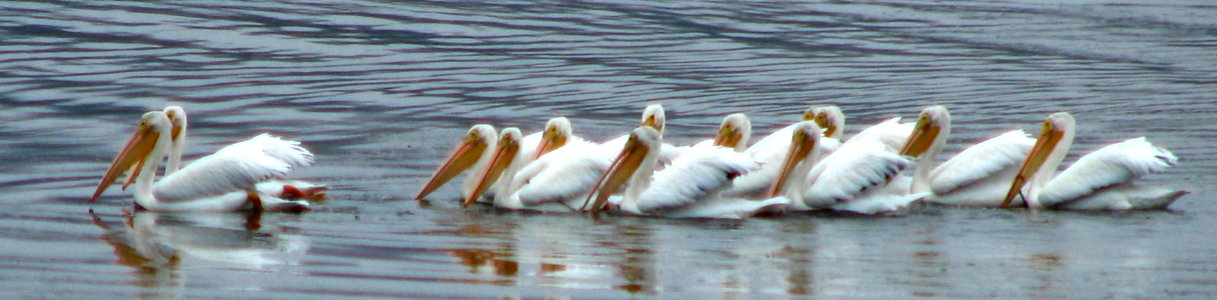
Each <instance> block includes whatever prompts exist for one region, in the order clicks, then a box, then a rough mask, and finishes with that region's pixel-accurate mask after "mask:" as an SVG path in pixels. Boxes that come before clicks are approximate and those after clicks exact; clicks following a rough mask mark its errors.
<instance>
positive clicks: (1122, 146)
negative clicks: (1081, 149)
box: [1001, 112, 1188, 210]
mask: <svg viewBox="0 0 1217 300" xmlns="http://www.w3.org/2000/svg"><path fill="white" fill-rule="evenodd" d="M1074 124H1075V123H1074V120H1073V116H1072V115H1070V114H1069V113H1067V112H1059V113H1054V114H1052V115H1049V116H1048V119H1047V120H1044V126H1043V129H1042V130H1041V131H1040V135H1039V138H1038V139H1037V140H1036V142H1035V146H1034V148H1032V149H1031V153H1030V154H1029V155H1027V159H1026V161H1025V162H1023V164H1022V167H1021V168H1019V171H1018V176H1016V177H1015V178H1014V182H1013V184H1012V185H1010V190H1009V191H1008V192H1007V194H1006V197H1005V201H1003V202H1002V204H1001V206H1002V207H1006V206H1007V205H1009V203H1010V202H1011V201H1012V200H1013V199H1014V198H1015V197H1016V196H1018V195H1020V194H1021V195H1022V196H1023V199H1024V200H1025V202H1026V205H1027V207H1028V208H1033V209H1038V208H1053V209H1081V210H1130V209H1162V208H1166V207H1167V206H1169V205H1170V204H1171V203H1173V202H1175V200H1177V199H1179V197H1182V196H1183V195H1185V194H1187V193H1188V192H1187V191H1185V190H1176V189H1167V188H1162V187H1145V186H1139V185H1135V184H1134V183H1133V181H1134V180H1136V179H1137V178H1140V177H1141V176H1144V175H1146V174H1149V173H1157V172H1162V171H1165V170H1166V169H1167V168H1169V167H1171V166H1173V165H1174V164H1175V163H1176V162H1178V158H1176V157H1175V155H1174V154H1171V153H1170V151H1167V150H1166V149H1162V148H1158V147H1155V146H1154V145H1153V144H1150V143H1149V142H1148V141H1146V140H1145V137H1139V138H1132V139H1128V140H1125V141H1123V142H1119V143H1115V144H1111V145H1108V146H1106V147H1103V148H1100V149H1099V150H1095V151H1094V152H1091V153H1090V154H1087V155H1085V156H1082V158H1080V159H1078V160H1077V162H1074V163H1073V165H1071V166H1069V168H1068V169H1065V171H1063V172H1061V173H1060V174H1057V175H1056V176H1053V174H1055V173H1056V170H1057V167H1059V166H1060V165H1061V162H1062V161H1063V160H1065V155H1066V154H1068V153H1069V147H1070V146H1072V145H1073V137H1074ZM1024 186H1026V189H1024Z"/></svg>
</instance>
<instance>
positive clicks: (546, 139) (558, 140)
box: [532, 130, 566, 160]
mask: <svg viewBox="0 0 1217 300" xmlns="http://www.w3.org/2000/svg"><path fill="white" fill-rule="evenodd" d="M565 145H566V137H565V136H562V135H559V134H558V131H556V130H555V131H546V132H545V135H544V136H543V137H542V138H541V144H540V145H538V146H537V154H536V155H534V156H533V158H532V159H533V160H537V159H538V158H541V156H543V155H545V154H547V153H550V152H553V151H554V150H558V148H562V146H565Z"/></svg>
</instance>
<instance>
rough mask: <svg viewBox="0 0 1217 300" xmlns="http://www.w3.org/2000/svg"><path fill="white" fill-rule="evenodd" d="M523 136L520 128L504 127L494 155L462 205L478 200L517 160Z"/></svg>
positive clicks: (467, 205)
mask: <svg viewBox="0 0 1217 300" xmlns="http://www.w3.org/2000/svg"><path fill="white" fill-rule="evenodd" d="M521 136H522V134H521V133H520V129H519V128H515V127H509V128H503V132H502V133H500V134H499V141H498V143H497V145H495V147H494V155H493V156H491V157H490V162H489V163H488V165H487V167H486V170H485V171H484V172H482V174H481V175H480V176H479V178H480V179H478V181H477V184H476V185H474V186H473V189H472V190H470V191H469V194H468V195H466V196H465V200H464V202H462V203H461V206H464V207H469V205H470V204H473V201H474V200H477V198H478V197H481V196H482V194H483V193H485V192H486V189H487V188H490V185H491V184H493V183H494V182H495V181H498V180H499V177H501V176H503V172H504V171H506V170H507V167H508V166H511V163H512V162H513V161H515V159H516V154H518V153H520V139H521Z"/></svg>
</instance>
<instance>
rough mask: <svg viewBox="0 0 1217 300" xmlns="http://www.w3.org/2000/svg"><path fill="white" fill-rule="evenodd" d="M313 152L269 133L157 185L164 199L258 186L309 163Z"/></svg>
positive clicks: (156, 192)
mask: <svg viewBox="0 0 1217 300" xmlns="http://www.w3.org/2000/svg"><path fill="white" fill-rule="evenodd" d="M312 162H313V155H312V153H309V152H308V150H305V149H304V148H302V147H300V143H299V142H296V141H285V140H282V139H280V138H278V137H273V136H270V135H268V134H261V135H258V136H256V137H253V138H251V139H249V140H246V141H242V142H238V143H235V144H232V145H229V146H227V147H224V148H222V149H220V150H219V151H216V153H215V154H212V155H208V156H206V157H203V158H200V159H198V160H196V161H194V162H193V163H191V164H189V165H187V166H186V167H185V168H182V169H181V170H179V171H177V172H174V173H173V174H170V175H169V176H166V177H165V178H163V179H162V180H161V181H158V182H156V183H155V184H154V185H153V190H152V193H153V196H155V197H156V199H158V200H159V201H163V202H180V201H191V200H196V199H198V198H200V197H207V196H218V195H223V194H226V193H230V192H234V191H246V190H251V189H254V188H255V186H256V185H257V184H258V183H259V182H263V181H266V180H270V179H275V178H284V177H286V176H287V175H288V173H290V172H291V170H292V168H294V167H301V166H308V165H310V164H312Z"/></svg>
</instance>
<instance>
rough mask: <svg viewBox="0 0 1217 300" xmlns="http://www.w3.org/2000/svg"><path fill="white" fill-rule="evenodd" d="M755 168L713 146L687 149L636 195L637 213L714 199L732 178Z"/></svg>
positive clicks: (745, 158) (746, 159)
mask: <svg viewBox="0 0 1217 300" xmlns="http://www.w3.org/2000/svg"><path fill="white" fill-rule="evenodd" d="M759 168H760V164H759V163H757V162H756V161H754V160H752V159H751V158H749V157H748V156H747V155H745V154H742V153H737V152H735V151H732V150H731V149H727V148H722V147H714V146H709V147H699V148H694V149H689V151H687V152H686V153H685V154H684V155H681V156H680V157H677V158H676V160H674V161H673V162H672V165H671V166H668V167H667V168H665V169H664V170H663V171H659V172H657V173H655V177H654V180H653V181H652V182H651V185H650V187H649V188H647V189H646V190H644V191H643V192H642V194H641V195H640V196H639V200H638V203H637V205H638V210H639V212H641V213H643V214H657V213H660V212H661V211H664V210H669V209H674V208H679V207H684V206H688V205H690V204H692V203H695V202H697V201H701V200H704V199H710V198H716V197H718V194H719V192H721V191H722V190H724V189H725V188H727V187H730V184H731V180H732V179H734V178H735V177H736V176H739V175H742V174H746V173H748V172H751V171H754V170H757V169H759Z"/></svg>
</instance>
